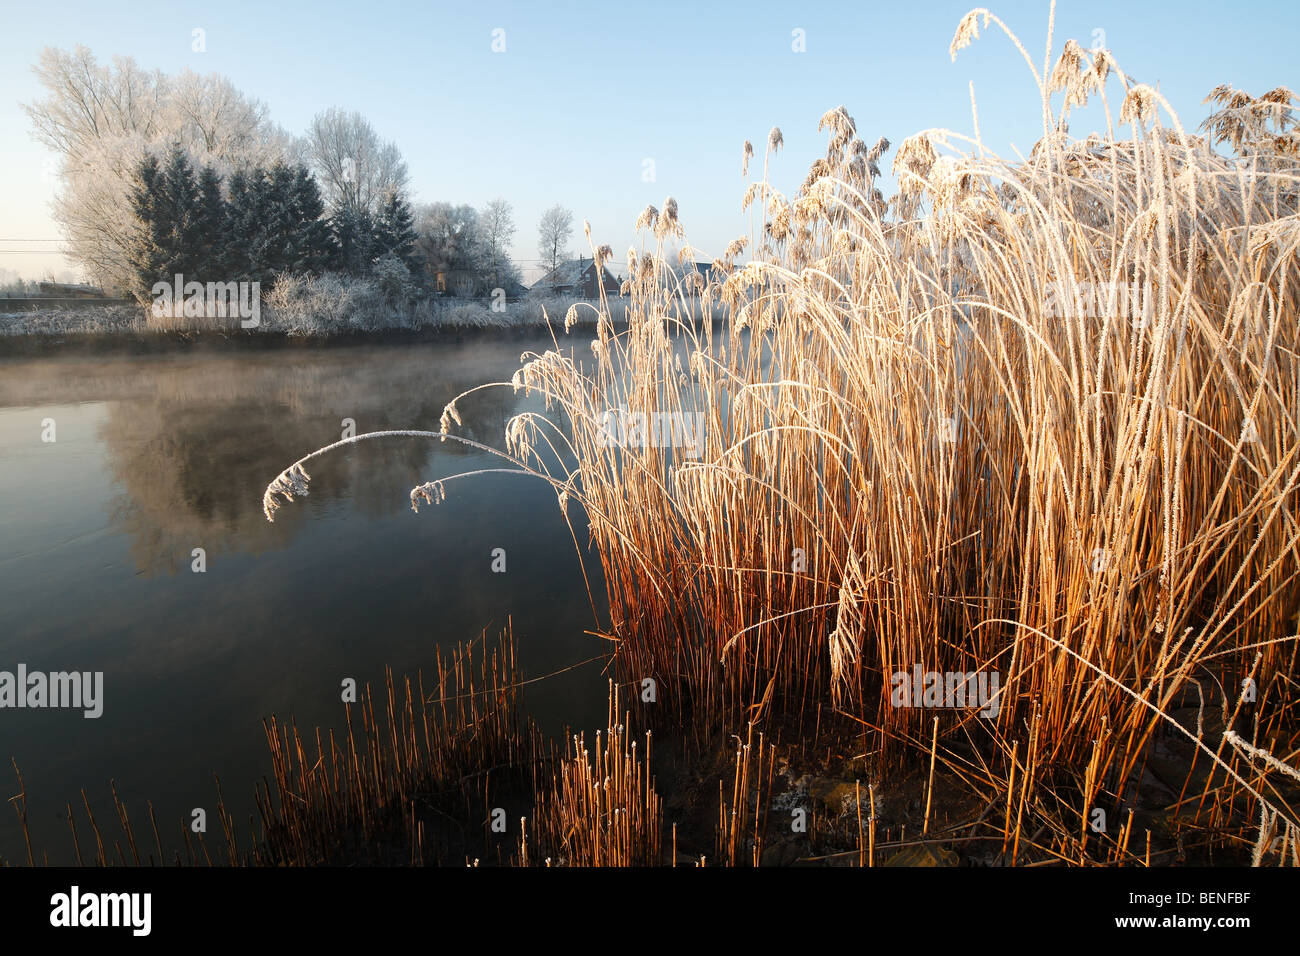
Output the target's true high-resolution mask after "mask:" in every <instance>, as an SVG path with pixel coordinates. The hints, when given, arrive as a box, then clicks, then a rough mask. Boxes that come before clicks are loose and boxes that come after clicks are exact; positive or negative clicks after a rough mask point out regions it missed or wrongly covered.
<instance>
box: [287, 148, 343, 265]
mask: <svg viewBox="0 0 1300 956" xmlns="http://www.w3.org/2000/svg"><path fill="white" fill-rule="evenodd" d="M292 197H293V210H294V217H295V218H296V220H297V221H298V223H299V232H300V235H301V243H300V244H301V261H302V263H303V269H304V271H306V272H311V273H317V274H319V273H321V272H324V271H325V270H326V269H328V268H329V266H330V262H331V260H332V258H333V256H334V241H333V239H332V238H331V236H330V230H329V224H328V223H327V222H326V221H325V219H324V218H322V217H323V215H324V212H325V201H324V199H323V198H322V197H321V192H320V187H319V186H318V185H317V183H316V177H315V176H313V175H312V174H311V171H310V170H309V169H307V167H306V166H297V167H295V168H294V178H293V185H292Z"/></svg>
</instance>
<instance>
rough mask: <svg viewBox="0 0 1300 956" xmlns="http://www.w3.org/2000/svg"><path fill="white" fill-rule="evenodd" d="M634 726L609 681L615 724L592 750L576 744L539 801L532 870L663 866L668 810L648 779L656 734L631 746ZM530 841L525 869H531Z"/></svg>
mask: <svg viewBox="0 0 1300 956" xmlns="http://www.w3.org/2000/svg"><path fill="white" fill-rule="evenodd" d="M629 720H630V718H629V717H628V715H627V714H625V713H622V712H621V711H620V709H619V695H618V686H617V685H616V684H615V683H614V682H613V681H611V682H610V690H609V719H608V723H607V729H606V731H605V732H604V733H603V734H602V733H601V731H599V730H597V731H596V733H595V738H594V740H593V742H592V744H591V745H590V746H588V744H587V738H586V735H585V733H582V734H577V735H575V736H573V737H572V738H571V739H570V740H569V742H568V745H567V751H566V753H565V757H564V760H563V761H562V762H561V763H560V765H559V768H558V770H557V771H556V774H555V777H554V780H553V782H552V784H551V787H550V788H549V790H544V791H542V792H541V793H540V794H539V797H538V803H537V809H536V812H535V816H534V820H535V823H534V826H533V828H532V833H533V837H532V838H533V840H534V841H535V842H536V843H537V845H538V848H539V849H538V851H537V852H536V853H534V854H533V857H532V859H533V862H534V863H537V862H542V861H543V860H545V862H546V865H548V866H550V865H559V866H652V865H658V864H659V863H661V862H662V860H661V849H660V844H661V841H662V837H663V805H662V801H661V799H660V797H659V794H658V793H657V792H656V791H655V784H654V777H653V775H652V774H651V772H650V749H651V748H650V744H651V732H650V731H646V733H645V736H644V738H643V740H644V747H642V748H641V749H640V751H639V752H638V747H637V741H635V740H630V739H629V738H630V734H629V733H628V729H627V728H628V723H629ZM527 848H528V841H527V839H525V840H523V841H521V847H520V862H521V863H522V864H523V865H525V866H526V865H528V861H529V855H528V849H527Z"/></svg>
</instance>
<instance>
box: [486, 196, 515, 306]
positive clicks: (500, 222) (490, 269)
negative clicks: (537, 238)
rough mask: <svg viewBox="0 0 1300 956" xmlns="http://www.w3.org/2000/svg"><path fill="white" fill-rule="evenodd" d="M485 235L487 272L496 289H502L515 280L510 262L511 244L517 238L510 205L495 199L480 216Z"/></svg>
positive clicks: (513, 215)
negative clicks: (508, 282) (507, 282)
mask: <svg viewBox="0 0 1300 956" xmlns="http://www.w3.org/2000/svg"><path fill="white" fill-rule="evenodd" d="M479 223H480V225H481V227H482V233H483V255H484V260H485V261H484V266H485V271H486V272H487V274H488V276H489V277H490V278H491V280H492V283H493V286H494V287H495V288H502V287H503V286H504V283H505V281H506V280H509V279H513V278H514V267H513V265H512V264H511V262H510V244H511V243H512V242H514V238H515V214H514V210H513V209H511V208H510V203H508V202H506V201H505V200H504V199H501V198H497V199H493V200H492V201H491V202H490V203H488V204H487V205H486V206H484V207H483V212H482V213H481V214H480V215H479Z"/></svg>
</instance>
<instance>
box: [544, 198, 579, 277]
mask: <svg viewBox="0 0 1300 956" xmlns="http://www.w3.org/2000/svg"><path fill="white" fill-rule="evenodd" d="M572 235H573V213H571V212H570V211H569V210H567V209H565V208H564V207H563V206H561V205H559V204H558V203H557V204H556V205H554V206H552V207H551V208H550V209H548V210H546V212H544V213H542V219H541V221H540V222H539V223H538V224H537V251H538V252H539V253H540V254H541V257H542V264H543V265H544V266H546V268H547V269H548V270H554V269H555V268H556V267H557V266H559V264H560V263H561V262H564V261H565V260H566V259H569V258H570V257H571V256H572V253H570V252H569V250H568V244H569V238H570V237H571V236H572Z"/></svg>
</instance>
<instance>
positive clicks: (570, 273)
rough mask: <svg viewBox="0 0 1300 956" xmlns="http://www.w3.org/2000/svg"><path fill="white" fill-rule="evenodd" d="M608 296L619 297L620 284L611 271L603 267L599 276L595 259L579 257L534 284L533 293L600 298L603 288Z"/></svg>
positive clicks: (557, 267) (562, 264)
mask: <svg viewBox="0 0 1300 956" xmlns="http://www.w3.org/2000/svg"><path fill="white" fill-rule="evenodd" d="M602 285H603V286H604V288H605V294H606V295H618V289H619V282H618V279H616V278H614V274H613V273H612V272H610V271H609V269H607V268H604V267H601V269H600V272H599V274H598V273H597V270H596V262H595V260H594V259H587V258H583V257H581V256H579V257H578V258H577V259H570V260H568V261H567V262H561V263H560V264H559V265H558V266H556V267H555V268H554V269H552V270H551V271H550V272H548V273H546V275H544V276H542V277H541V278H540V279H538V280H537V281H536V282H534V283H533V286H532V291H534V292H541V293H546V294H549V295H572V296H578V297H580V298H583V299H596V298H599V297H600V289H601V286H602Z"/></svg>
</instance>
